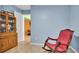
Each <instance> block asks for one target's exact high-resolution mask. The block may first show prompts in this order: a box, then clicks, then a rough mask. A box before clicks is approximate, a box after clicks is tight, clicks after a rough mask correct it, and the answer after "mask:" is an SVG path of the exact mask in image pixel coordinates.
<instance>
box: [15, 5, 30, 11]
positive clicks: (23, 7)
mask: <svg viewBox="0 0 79 59" xmlns="http://www.w3.org/2000/svg"><path fill="white" fill-rule="evenodd" d="M15 6H16V7H17V8H19V9H21V10H30V9H31V6H30V5H15Z"/></svg>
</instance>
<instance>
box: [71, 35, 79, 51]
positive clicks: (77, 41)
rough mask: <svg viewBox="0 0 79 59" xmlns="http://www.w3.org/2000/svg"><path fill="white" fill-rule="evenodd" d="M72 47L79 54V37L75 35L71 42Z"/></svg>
mask: <svg viewBox="0 0 79 59" xmlns="http://www.w3.org/2000/svg"><path fill="white" fill-rule="evenodd" d="M71 46H72V48H74V49H75V50H76V51H77V52H79V36H76V35H74V36H73V38H72V41H71Z"/></svg>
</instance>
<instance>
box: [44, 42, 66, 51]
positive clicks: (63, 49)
mask: <svg viewBox="0 0 79 59" xmlns="http://www.w3.org/2000/svg"><path fill="white" fill-rule="evenodd" d="M46 44H47V46H48V47H49V48H51V49H52V50H55V47H56V44H50V43H48V42H47V43H46ZM66 48H67V46H66V45H62V44H61V45H60V46H59V47H57V49H56V51H60V52H63V51H66Z"/></svg>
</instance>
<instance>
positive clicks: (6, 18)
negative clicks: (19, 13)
mask: <svg viewBox="0 0 79 59" xmlns="http://www.w3.org/2000/svg"><path fill="white" fill-rule="evenodd" d="M16 45H17V33H16V17H15V16H14V14H13V13H11V12H8V11H1V12H0V52H4V51H6V50H8V49H10V48H12V47H15V46H16Z"/></svg>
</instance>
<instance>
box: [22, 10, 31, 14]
mask: <svg viewBox="0 0 79 59" xmlns="http://www.w3.org/2000/svg"><path fill="white" fill-rule="evenodd" d="M21 13H22V14H30V13H31V10H22V11H21Z"/></svg>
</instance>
